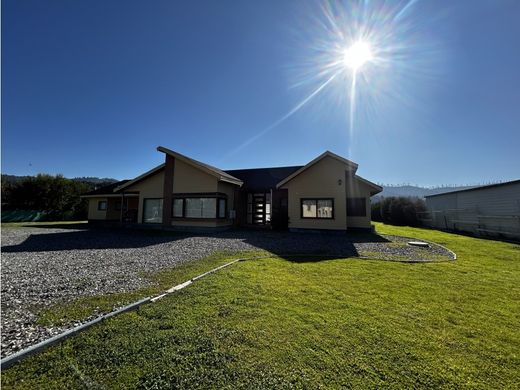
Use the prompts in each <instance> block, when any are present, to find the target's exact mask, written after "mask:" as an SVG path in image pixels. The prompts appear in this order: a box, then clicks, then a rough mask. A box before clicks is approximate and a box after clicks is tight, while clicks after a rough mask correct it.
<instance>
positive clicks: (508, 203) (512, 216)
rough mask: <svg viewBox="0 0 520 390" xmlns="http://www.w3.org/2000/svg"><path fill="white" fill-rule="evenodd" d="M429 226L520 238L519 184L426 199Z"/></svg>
mask: <svg viewBox="0 0 520 390" xmlns="http://www.w3.org/2000/svg"><path fill="white" fill-rule="evenodd" d="M426 206H427V208H428V210H429V211H430V214H431V216H432V221H431V222H430V224H431V226H432V227H434V228H438V229H449V230H460V231H466V232H470V233H474V234H477V235H491V236H493V235H502V236H505V237H509V238H515V239H520V183H519V182H515V183H511V184H504V185H499V186H496V187H487V188H482V189H475V190H470V191H459V192H453V193H448V194H445V195H439V196H434V197H428V198H426Z"/></svg>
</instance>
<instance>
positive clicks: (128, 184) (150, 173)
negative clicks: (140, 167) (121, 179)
mask: <svg viewBox="0 0 520 390" xmlns="http://www.w3.org/2000/svg"><path fill="white" fill-rule="evenodd" d="M163 168H164V163H163V164H161V165H157V166H156V167H155V168H152V169H150V170H149V171H147V172H145V173H143V174H142V175H139V176H137V177H136V178H135V179H132V180H126V181H125V183H123V184H122V185H120V186H117V187H116V188H114V192H117V191H121V190H122V189H123V188H126V187H129V186H131V185H132V184H135V183H137V182H138V181H141V180H143V179H144V178H146V177H148V176H150V175H153V174H154V173H156V172H159V171H160V170H161V169H163Z"/></svg>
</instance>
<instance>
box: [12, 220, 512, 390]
mask: <svg viewBox="0 0 520 390" xmlns="http://www.w3.org/2000/svg"><path fill="white" fill-rule="evenodd" d="M377 229H378V232H380V233H386V234H395V235H404V236H409V237H416V238H422V239H428V240H431V241H434V242H437V243H440V244H442V245H445V246H447V247H448V248H450V249H452V250H454V251H455V252H456V253H457V255H458V260H457V261H455V262H442V263H426V264H404V263H396V262H387V261H367V260H360V259H336V260H323V261H307V260H309V259H308V258H307V259H305V260H306V261H303V259H302V261H300V262H298V261H288V260H284V259H280V258H271V259H264V260H252V261H246V262H239V263H237V264H235V265H233V266H231V267H229V268H226V269H224V270H222V271H220V272H219V273H217V274H214V275H211V276H208V277H206V278H204V279H201V280H200V281H197V282H195V283H194V284H193V285H191V286H189V287H188V288H186V289H184V290H182V291H180V292H178V293H176V294H173V295H171V296H168V297H166V298H164V299H163V300H161V301H158V302H157V303H155V304H152V305H147V306H143V307H142V308H141V309H140V310H139V311H137V312H131V313H127V314H124V315H121V316H118V317H116V318H113V319H111V320H109V321H107V322H105V323H104V324H102V325H99V326H95V327H94V328H92V329H90V330H89V331H87V332H85V333H82V334H81V335H79V336H77V337H74V338H72V339H69V340H67V341H66V342H64V343H62V344H60V345H58V346H55V347H52V348H51V349H49V350H48V351H46V352H44V353H42V354H40V355H38V356H34V357H31V358H29V359H28V360H26V361H24V362H23V363H21V364H19V365H16V366H14V367H13V368H11V369H9V370H6V371H4V372H3V373H2V387H3V388H35V389H45V388H143V389H160V388H190V389H191V388H219V389H221V388H233V389H234V388H320V387H321V388H339V387H342V386H344V387H354V388H362V389H365V388H381V387H390V388H414V387H415V388H457V389H459V388H493V389H496V388H518V384H519V383H520V352H519V351H520V246H519V245H514V244H508V243H503V242H497V241H488V240H480V239H475V238H470V237H465V236H458V235H453V234H448V233H442V232H435V231H429V230H422V229H414V228H400V227H393V226H386V225H381V224H378V225H377ZM225 257H226V258H227V259H230V258H231V257H232V256H229V257H228V256H225ZM224 260H225V259H224V256H222V255H220V256H215V257H214V258H210V259H205V260H204V261H202V262H200V263H198V264H196V265H194V264H192V265H187V266H185V267H183V268H181V269H179V270H178V271H169V272H170V273H169V274H163V276H162V278H163V279H162V280H163V282H166V281H173V280H177V279H178V280H179V281H182V280H185V279H186V278H188V277H190V276H193V275H195V274H197V273H198V272H199V271H200V270H201V269H202V268H206V269H209V268H211V267H213V266H215V265H217V264H221V263H222V262H223V261H224ZM176 272H178V274H176ZM175 275H177V276H175ZM48 321H52V318H51V317H50V318H48Z"/></svg>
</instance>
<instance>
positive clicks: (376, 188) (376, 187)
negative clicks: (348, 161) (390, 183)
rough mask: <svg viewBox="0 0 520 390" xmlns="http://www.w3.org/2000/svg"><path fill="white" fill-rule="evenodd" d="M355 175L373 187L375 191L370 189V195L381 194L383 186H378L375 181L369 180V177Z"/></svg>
mask: <svg viewBox="0 0 520 390" xmlns="http://www.w3.org/2000/svg"><path fill="white" fill-rule="evenodd" d="M354 177H355V178H356V179H357V180H359V181H360V182H362V183H365V184H366V185H367V186H369V187H372V188H373V189H374V191H370V195H375V194H379V193H380V192H381V191H383V187H381V186H378V185H377V184H375V183H372V182H371V181H368V180H367V179H363V178H362V177H361V176H358V175H354Z"/></svg>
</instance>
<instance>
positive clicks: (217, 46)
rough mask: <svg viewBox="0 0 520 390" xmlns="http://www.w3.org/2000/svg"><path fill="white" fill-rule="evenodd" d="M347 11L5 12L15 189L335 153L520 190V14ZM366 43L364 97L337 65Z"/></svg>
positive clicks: (373, 174)
mask: <svg viewBox="0 0 520 390" xmlns="http://www.w3.org/2000/svg"><path fill="white" fill-rule="evenodd" d="M338 4H339V3H333V4H332V5H330V4H329V5H327V3H318V2H317V1H309V2H304V1H301V0H283V1H280V0H274V1H226V0H219V1H213V0H208V1H202V0H197V1H184V2H183V1H171V0H164V1H162V0H153V1H143V0H141V1H131V0H125V1H120V0H118V1H113V0H103V1H101V0H93V1H50V0H49V1H45V0H23V1H19V0H4V1H2V173H9V174H17V175H25V174H36V173H38V172H46V173H52V174H55V173H62V174H64V175H65V176H67V177H75V176H99V177H114V178H118V179H124V178H132V177H135V176H137V175H139V174H141V173H143V172H144V171H146V170H148V169H150V168H152V167H153V166H155V165H156V164H159V163H161V162H162V161H163V155H162V154H161V153H158V152H157V151H156V150H155V149H156V147H157V146H159V145H163V146H166V147H168V148H171V149H174V150H176V151H178V152H180V153H183V154H186V155H188V156H191V157H193V158H196V159H199V160H201V161H204V162H206V163H208V164H212V165H216V166H218V167H219V168H223V169H232V168H248V167H264V166H283V165H297V164H298V165H299V164H305V163H307V162H308V161H310V160H311V159H313V158H314V157H316V156H317V155H319V154H320V153H322V152H323V151H324V150H331V151H333V152H335V153H338V154H340V155H343V156H345V157H347V158H349V159H351V160H353V161H355V162H357V163H358V164H359V167H360V168H359V171H358V173H359V174H360V175H362V176H364V177H366V178H367V179H369V180H372V181H375V182H379V183H395V184H397V183H405V182H406V183H413V184H420V185H440V184H472V183H479V182H488V181H496V180H509V179H518V178H520V43H519V42H520V23H519V20H520V1H518V0H510V1H508V0H487V1H484V0H469V1H463V0H459V1H455V2H449V1H437V0H411V1H401V2H399V1H395V2H391V1H386V2H382V1H379V2H378V1H368V0H366V1H364V2H359V3H355V2H353V1H349V2H345V3H344V4H339V5H338ZM359 39H363V40H364V41H367V42H368V43H369V44H370V45H371V50H372V54H373V58H372V60H371V61H369V62H367V63H366V64H365V65H364V66H363V68H360V70H359V71H358V72H357V73H356V74H357V83H356V89H355V91H354V94H352V88H351V87H352V76H353V75H352V72H351V69H347V68H345V67H344V66H343V65H341V64H340V67H339V68H338V64H337V63H334V61H335V58H336V57H335V56H337V54H338V53H343V52H342V50H343V47H345V48H346V47H348V46H349V45H350V44H351V43H352V42H355V41H356V40H359ZM331 63H334V64H335V65H334V66H333V67H331V66H330V64H331ZM340 63H341V59H340ZM342 66H343V68H342ZM338 69H339V70H338ZM333 76H334V77H333ZM331 78H332V79H331ZM352 102H354V103H355V104H354V107H351V103H352Z"/></svg>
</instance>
